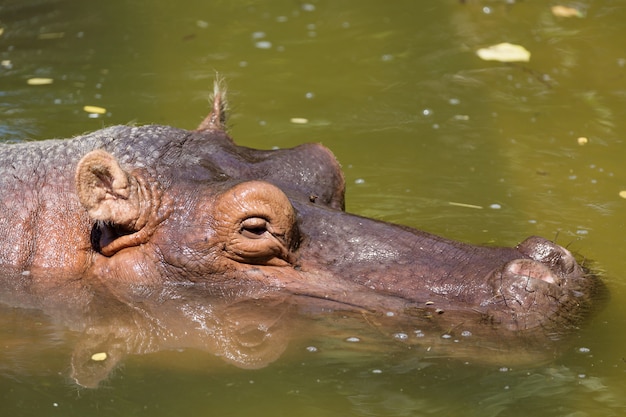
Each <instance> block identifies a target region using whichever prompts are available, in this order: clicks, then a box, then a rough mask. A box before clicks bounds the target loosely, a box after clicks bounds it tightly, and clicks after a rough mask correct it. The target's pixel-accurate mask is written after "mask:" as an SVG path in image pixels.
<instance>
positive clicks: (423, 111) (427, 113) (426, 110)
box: [422, 109, 433, 117]
mask: <svg viewBox="0 0 626 417" xmlns="http://www.w3.org/2000/svg"><path fill="white" fill-rule="evenodd" d="M432 114H433V111H432V110H431V109H424V110H422V115H423V116H427V117H428V116H431V115H432Z"/></svg>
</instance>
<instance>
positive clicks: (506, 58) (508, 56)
mask: <svg viewBox="0 0 626 417" xmlns="http://www.w3.org/2000/svg"><path fill="white" fill-rule="evenodd" d="M476 55H478V57H479V58H480V59H482V60H484V61H499V62H528V61H529V60H530V52H529V51H528V50H527V49H526V48H524V47H523V46H520V45H514V44H512V43H508V42H503V43H499V44H497V45H492V46H489V47H487V48H481V49H479V50H478V51H476Z"/></svg>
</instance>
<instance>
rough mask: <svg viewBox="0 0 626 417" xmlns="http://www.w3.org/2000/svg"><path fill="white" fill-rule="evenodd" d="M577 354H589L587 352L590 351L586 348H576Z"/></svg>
mask: <svg viewBox="0 0 626 417" xmlns="http://www.w3.org/2000/svg"><path fill="white" fill-rule="evenodd" d="M578 352H580V353H589V352H591V349H589V348H586V347H581V348H578Z"/></svg>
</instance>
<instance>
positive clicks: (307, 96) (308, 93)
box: [304, 91, 315, 100]
mask: <svg viewBox="0 0 626 417" xmlns="http://www.w3.org/2000/svg"><path fill="white" fill-rule="evenodd" d="M304 97H305V98H307V99H309V100H310V99H312V98H314V97H315V94H314V93H312V92H310V91H309V92H307V93H306V94H305V95H304Z"/></svg>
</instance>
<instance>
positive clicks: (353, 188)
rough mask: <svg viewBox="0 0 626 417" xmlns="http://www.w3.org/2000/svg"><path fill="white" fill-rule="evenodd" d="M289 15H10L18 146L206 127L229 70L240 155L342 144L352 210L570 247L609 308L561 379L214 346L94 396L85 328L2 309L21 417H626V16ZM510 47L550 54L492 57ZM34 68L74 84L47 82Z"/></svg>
mask: <svg viewBox="0 0 626 417" xmlns="http://www.w3.org/2000/svg"><path fill="white" fill-rule="evenodd" d="M266 3H270V2H260V1H246V2H243V1H223V2H222V1H214V2H206V1H201V0H197V1H187V2H185V3H181V2H170V1H160V2H157V1H147V0H146V1H136V2H124V1H109V2H98V3H94V2H73V1H54V0H41V1H23V0H19V1H18V0H14V1H5V2H4V3H3V4H2V5H0V28H2V30H3V32H2V35H0V60H1V63H0V115H1V118H2V119H1V120H2V123H1V126H0V132H2V137H3V139H5V140H9V141H18V140H31V139H32V140H39V139H46V138H50V137H71V136H73V135H76V134H79V133H82V132H85V131H90V130H95V129H98V128H100V127H103V126H106V125H112V124H118V123H148V122H156V123H163V124H170V125H174V126H179V127H186V128H193V127H195V126H196V125H197V124H198V123H199V122H200V121H201V120H202V117H203V116H204V115H205V113H206V111H207V109H208V101H207V97H208V95H209V92H210V90H211V88H212V82H213V79H214V78H215V72H219V73H220V74H221V75H222V76H223V77H224V78H225V79H226V80H227V82H228V85H229V98H230V103H231V118H230V126H231V133H232V136H233V137H234V138H235V140H237V141H238V143H240V144H243V145H247V146H253V147H259V148H271V147H275V146H278V147H288V146H294V145H296V144H300V143H302V142H310V141H319V142H322V143H324V144H325V145H326V146H328V147H330V148H331V149H332V150H333V152H334V153H335V155H336V156H337V157H338V159H339V160H340V161H341V163H342V165H343V168H344V171H345V173H346V178H347V181H348V192H347V206H348V210H349V211H352V212H356V213H359V214H363V215H366V216H369V217H375V218H379V219H384V220H387V221H393V222H398V223H402V224H407V225H410V226H414V227H419V228H422V229H425V230H428V231H431V232H435V233H438V234H442V235H445V236H447V237H451V238H455V239H460V240H464V241H469V242H473V243H490V244H500V245H514V244H516V243H517V242H519V241H521V240H522V239H523V238H524V237H526V236H528V235H532V234H539V235H542V236H545V237H548V238H554V237H556V239H557V242H559V243H561V244H564V245H569V247H570V248H571V249H573V250H575V251H577V252H580V253H581V254H583V255H584V256H585V257H586V258H587V259H589V260H592V261H593V262H594V265H595V266H596V267H597V268H598V269H599V270H600V271H602V273H603V275H604V280H605V282H606V283H607V285H608V287H609V289H610V291H611V300H610V302H609V303H608V305H607V307H606V308H605V309H604V310H603V311H602V312H600V313H599V314H598V315H596V316H595V317H594V318H593V320H592V321H591V323H588V324H587V325H586V326H585V327H584V328H583V329H581V331H580V333H578V334H577V335H575V338H574V340H573V341H572V343H571V346H568V347H567V349H566V352H565V354H564V355H563V356H561V357H559V358H557V359H556V360H554V361H553V362H551V363H549V364H547V365H542V366H540V367H525V368H523V369H522V368H520V369H517V368H515V367H507V366H506V364H503V365H502V366H488V367H482V366H474V365H471V364H470V365H466V364H463V363H461V362H458V361H452V360H451V361H446V360H437V361H415V360H411V357H410V354H407V352H402V351H398V350H397V349H396V350H393V351H392V352H387V353H386V352H384V351H383V352H379V353H376V354H371V352H370V353H367V349H363V351H360V350H359V349H356V350H355V348H353V347H352V346H351V345H350V342H348V341H346V340H344V339H341V340H337V341H333V340H330V341H329V340H324V339H323V338H319V339H315V340H309V341H307V340H304V341H299V342H294V343H293V344H292V345H291V346H290V348H289V350H288V352H287V353H286V354H285V356H284V357H282V358H281V359H280V360H278V361H277V362H275V363H273V364H271V365H270V366H268V367H267V368H264V369H261V370H257V371H250V370H239V369H236V368H234V367H232V366H228V365H224V364H221V363H220V361H218V360H215V359H214V358H211V357H208V356H210V355H207V354H202V353H200V352H185V351H183V352H169V353H163V354H157V355H147V356H133V357H129V358H127V360H125V361H124V362H123V364H122V365H121V366H119V367H118V368H117V369H116V370H115V371H114V372H113V374H112V375H111V376H110V377H109V378H108V379H107V380H106V381H105V382H104V383H103V384H102V385H101V388H99V389H95V390H88V389H79V388H77V387H76V386H75V385H74V384H73V383H72V381H71V380H70V379H69V377H68V375H69V366H70V365H69V358H70V356H71V351H72V345H73V343H74V342H75V339H76V337H77V336H76V335H75V334H73V333H72V332H71V331H69V330H68V329H66V328H64V327H59V326H57V325H55V324H54V323H51V322H50V321H49V319H48V318H47V317H45V316H43V315H42V314H41V313H39V312H37V311H23V310H15V309H11V308H7V307H2V309H1V310H0V323H2V326H1V327H0V348H1V350H0V393H1V394H0V410H2V414H3V415H16V416H18V415H19V416H26V415H33V416H35V415H37V416H40V415H41V416H43V415H46V416H48V415H54V414H57V413H58V414H61V415H66V416H70V415H77V416H78V415H86V414H88V415H124V416H127V415H150V416H158V415H172V414H178V415H207V414H211V415H238V416H240V415H257V416H263V415H268V416H270V415H272V416H281V415H284V416H292V415H299V416H303V417H304V416H335V415H336V416H345V415H355V416H420V415H468V416H517V415H520V416H521V415H529V414H532V415H537V416H566V415H569V416H577V417H578V416H592V415H597V416H610V415H622V414H623V413H624V411H625V410H626V399H625V398H626V377H625V376H626V375H625V371H626V359H625V357H626V337H625V336H624V332H623V329H624V328H626V312H625V311H624V310H625V307H624V306H625V305H626V293H625V287H624V284H623V283H624V274H623V269H624V266H625V265H626V261H625V260H626V246H625V245H624V244H623V242H624V232H625V222H624V211H625V209H626V200H624V199H623V198H620V196H619V192H620V191H622V190H626V171H625V170H624V168H623V166H624V162H623V159H624V155H626V143H625V141H624V138H625V137H626V126H625V124H624V120H625V119H626V117H625V116H626V115H625V113H626V50H625V49H624V47H623V41H622V40H623V39H625V38H626V27H625V26H624V24H623V22H624V21H625V20H626V3H624V2H619V1H615V2H601V1H591V0H589V1H580V2H575V3H573V4H574V5H575V6H576V7H578V8H579V10H580V11H581V14H582V17H568V18H565V17H555V16H554V15H553V14H552V12H551V10H550V7H549V6H548V3H546V2H530V1H525V2H521V1H520V2H515V1H478V0H467V1H453V0H448V1H438V2H411V1H397V2H377V1H335V2H326V1H310V2H296V1H291V0H289V1H286V0H285V1H275V2H271V3H270V5H268V4H266ZM505 41H506V42H511V43H515V44H520V45H523V46H525V47H526V48H527V49H528V50H530V51H531V53H532V56H531V60H530V62H528V63H516V64H502V63H497V62H485V61H481V60H480V59H479V58H478V57H477V56H476V55H475V51H476V50H477V49H478V48H481V47H484V46H488V45H492V44H496V43H500V42H505ZM35 77H37V78H49V79H52V80H53V83H52V84H49V85H38V86H33V85H28V84H27V80H28V79H31V78H35ZM85 105H92V106H99V107H102V108H104V109H106V112H105V114H104V115H99V116H95V115H93V114H90V113H88V112H85V111H84V110H83V106H85ZM294 118H296V120H295V121H296V122H300V123H294V122H293V120H292V119H294ZM298 119H306V120H305V121H306V123H302V122H303V120H298ZM582 137H584V138H587V139H588V141H587V143H586V144H585V143H584V141H579V138H582ZM581 143H582V144H581ZM451 202H453V203H462V204H466V205H472V206H478V207H480V208H471V207H467V206H460V205H454V204H450V203H451ZM356 343H357V344H358V343H359V342H356ZM329 351H330V352H331V353H332V354H325V352H326V353H327V352H329ZM408 353H410V352H408Z"/></svg>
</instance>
